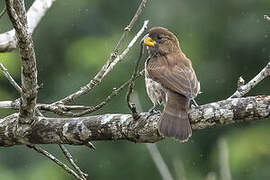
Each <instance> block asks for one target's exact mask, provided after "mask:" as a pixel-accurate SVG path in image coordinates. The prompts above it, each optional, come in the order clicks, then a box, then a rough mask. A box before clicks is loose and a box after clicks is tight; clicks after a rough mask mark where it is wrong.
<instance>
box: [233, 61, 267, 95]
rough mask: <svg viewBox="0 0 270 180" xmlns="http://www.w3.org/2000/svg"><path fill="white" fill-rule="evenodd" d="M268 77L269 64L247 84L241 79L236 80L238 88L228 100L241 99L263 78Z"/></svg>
mask: <svg viewBox="0 0 270 180" xmlns="http://www.w3.org/2000/svg"><path fill="white" fill-rule="evenodd" d="M268 76H270V62H268V64H267V65H266V66H265V67H264V68H263V69H262V70H261V72H259V74H257V75H256V76H255V77H254V78H253V79H251V80H250V81H249V82H248V83H247V84H244V83H245V81H244V79H243V78H242V77H240V78H239V80H238V88H237V90H236V91H235V93H234V94H233V95H232V96H231V97H229V98H235V97H242V96H244V95H245V94H246V93H248V92H249V91H250V90H251V89H252V88H253V87H254V86H256V85H257V84H258V83H259V82H261V81H262V80H263V79H264V78H266V77H268Z"/></svg>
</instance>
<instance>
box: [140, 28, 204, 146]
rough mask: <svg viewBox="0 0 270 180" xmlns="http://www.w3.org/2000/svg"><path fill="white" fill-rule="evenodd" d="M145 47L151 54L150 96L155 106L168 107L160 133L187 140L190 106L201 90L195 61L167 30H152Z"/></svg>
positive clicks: (147, 68) (147, 72) (147, 74)
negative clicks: (190, 58) (195, 69)
mask: <svg viewBox="0 0 270 180" xmlns="http://www.w3.org/2000/svg"><path fill="white" fill-rule="evenodd" d="M144 44H145V45H146V46H148V50H149V54H150V56H149V58H148V59H147V60H146V62H145V82H146V89H147V94H148V96H149V97H150V99H151V100H152V102H153V104H154V106H155V105H157V104H165V108H164V110H163V112H162V115H161V121H160V124H159V132H160V133H161V134H162V135H164V136H166V137H174V138H176V139H179V140H181V141H187V140H188V138H189V137H190V136H191V135H192V130H191V126H190V122H189V119H188V114H187V111H188V108H189V103H190V100H191V99H194V98H195V97H196V96H197V94H198V93H199V91H200V83H199V81H198V80H197V77H196V74H195V72H194V70H193V68H192V64H191V61H190V60H189V59H188V58H187V57H186V56H185V54H184V53H183V52H182V50H181V48H180V45H179V42H178V39H177V38H176V36H175V35H174V34H173V33H171V32H170V31H169V30H168V29H166V28H163V27H154V28H151V29H150V31H149V34H148V35H147V36H146V37H145V38H144Z"/></svg>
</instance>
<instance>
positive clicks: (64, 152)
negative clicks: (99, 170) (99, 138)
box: [59, 144, 88, 180]
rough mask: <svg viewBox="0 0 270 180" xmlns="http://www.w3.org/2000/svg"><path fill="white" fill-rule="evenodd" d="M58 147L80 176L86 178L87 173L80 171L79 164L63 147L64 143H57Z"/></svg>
mask: <svg viewBox="0 0 270 180" xmlns="http://www.w3.org/2000/svg"><path fill="white" fill-rule="evenodd" d="M59 147H60V149H61V150H62V152H63V154H64V155H65V156H66V158H67V160H68V161H69V162H70V164H71V165H72V166H73V167H74V169H75V170H76V171H77V173H79V175H80V177H81V178H82V179H83V180H86V177H87V176H88V174H86V173H84V172H82V171H81V169H80V168H79V166H78V165H77V164H76V163H75V162H74V161H73V158H72V155H71V154H70V153H69V152H68V150H67V149H66V148H65V146H64V145H62V144H59Z"/></svg>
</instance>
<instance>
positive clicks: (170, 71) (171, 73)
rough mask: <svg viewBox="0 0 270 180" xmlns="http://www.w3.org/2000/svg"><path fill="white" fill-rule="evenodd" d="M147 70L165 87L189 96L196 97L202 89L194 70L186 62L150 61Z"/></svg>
mask: <svg viewBox="0 0 270 180" xmlns="http://www.w3.org/2000/svg"><path fill="white" fill-rule="evenodd" d="M147 71H148V73H149V76H150V77H151V78H152V79H153V80H155V81H157V82H159V83H161V84H162V85H163V86H164V87H165V88H167V89H170V90H172V91H175V92H177V93H179V94H182V95H184V96H186V97H188V98H195V97H196V96H197V94H198V93H199V91H200V83H199V82H198V80H197V77H196V74H195V72H194V70H193V69H192V68H190V67H188V66H186V65H184V64H181V63H178V64H175V65H173V66H168V63H160V62H158V61H153V63H148V65H147Z"/></svg>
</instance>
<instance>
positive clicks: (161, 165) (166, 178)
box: [146, 143, 173, 180]
mask: <svg viewBox="0 0 270 180" xmlns="http://www.w3.org/2000/svg"><path fill="white" fill-rule="evenodd" d="M146 147H147V149H148V151H149V154H150V155H151V157H152V159H153V161H154V163H155V165H156V167H157V169H158V171H159V173H160V175H161V177H162V179H163V180H173V177H172V175H171V173H170V171H169V168H168V166H167V165H166V163H165V161H164V160H163V158H162V156H161V154H160V152H159V150H158V148H157V146H156V145H155V144H149V143H147V144H146Z"/></svg>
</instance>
